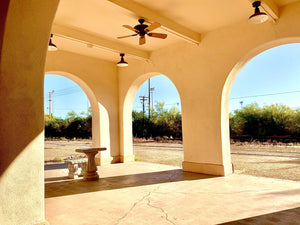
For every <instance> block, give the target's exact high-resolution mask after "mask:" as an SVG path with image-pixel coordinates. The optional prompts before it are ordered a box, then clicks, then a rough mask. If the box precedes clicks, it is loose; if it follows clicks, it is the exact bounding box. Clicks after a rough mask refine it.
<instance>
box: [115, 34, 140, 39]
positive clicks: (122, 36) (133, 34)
mask: <svg viewBox="0 0 300 225" xmlns="http://www.w3.org/2000/svg"><path fill="white" fill-rule="evenodd" d="M136 35H138V34H131V35H126V36H121V37H117V38H118V39H122V38H127V37H132V36H136Z"/></svg>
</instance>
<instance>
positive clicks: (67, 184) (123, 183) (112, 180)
mask: <svg viewBox="0 0 300 225" xmlns="http://www.w3.org/2000/svg"><path fill="white" fill-rule="evenodd" d="M213 177H215V176H209V175H204V174H197V173H189V172H183V171H182V170H181V169H176V170H168V171H162V172H152V173H142V174H133V175H124V176H115V177H105V178H100V179H99V180H98V181H88V182H87V181H83V180H82V179H78V180H63V181H59V182H58V181H56V182H52V183H51V182H48V183H45V198H51V197H59V196H66V195H75V194H82V193H88V192H95V191H104V190H114V189H121V188H127V187H136V186H143V185H151V184H161V183H168V182H176V181H185V180H199V179H207V178H213ZM49 181H50V180H49ZM53 181H55V179H54V180H53Z"/></svg>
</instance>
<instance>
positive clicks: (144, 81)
mask: <svg viewBox="0 0 300 225" xmlns="http://www.w3.org/2000/svg"><path fill="white" fill-rule="evenodd" d="M158 76H161V78H160V79H161V80H162V81H167V82H168V85H172V86H173V87H172V88H173V89H175V90H176V92H177V94H178V100H177V101H176V103H174V104H165V102H164V101H161V102H162V104H160V106H161V107H162V109H163V110H164V111H165V110H166V111H170V110H172V109H173V108H178V109H179V110H178V113H179V114H181V105H180V103H181V98H180V92H179V91H178V89H177V87H176V85H175V84H174V82H173V81H172V79H170V77H169V76H167V75H165V74H162V73H158V72H152V73H147V74H143V75H141V76H139V77H138V78H137V79H135V80H134V81H133V82H132V84H131V86H130V87H129V89H128V91H127V94H126V97H125V100H124V103H123V114H122V116H123V129H122V132H123V136H122V137H123V140H122V141H123V143H122V145H123V149H122V153H121V154H124V155H133V137H134V136H133V117H132V116H133V115H132V112H133V110H134V108H135V107H134V102H135V106H136V104H137V102H136V101H135V98H136V96H137V94H138V92H139V90H140V88H142V87H144V92H145V93H144V94H143V96H141V97H145V98H146V100H145V99H144V100H145V102H144V104H145V105H144V104H143V103H142V105H144V107H143V106H141V108H144V110H143V111H144V113H143V120H144V118H145V121H146V120H147V121H148V120H149V121H148V122H149V123H151V120H150V117H151V115H152V114H151V113H150V112H149V111H148V110H149V108H150V109H151V110H150V111H151V112H154V113H156V114H157V112H156V110H155V109H156V108H155V107H153V108H154V109H153V108H152V106H154V105H155V103H160V101H157V100H156V101H155V102H153V101H152V100H153V93H152V94H151V88H153V86H152V84H155V81H156V80H155V79H151V80H154V81H151V82H150V84H151V86H149V79H150V78H154V77H157V78H159V77H158ZM153 82H154V83H153ZM156 85H157V84H156ZM158 88H159V86H157V91H158V90H159V89H158ZM149 90H150V93H149ZM155 90H156V87H154V90H153V89H152V91H154V92H155ZM149 95H150V96H149ZM139 97H140V96H138V97H137V98H139ZM149 97H150V107H149ZM170 97H171V96H169V97H168V98H166V101H168V99H170ZM151 99H152V100H151ZM156 99H158V98H157V97H156ZM176 99H177V98H176ZM168 103H169V102H168ZM168 105H173V106H174V107H169V106H168ZM168 108H169V109H168ZM140 111H141V110H140ZM136 113H137V112H136ZM149 113H150V116H149ZM154 116H155V114H153V118H154ZM181 118H182V117H181V115H180V130H181V134H180V136H179V138H180V139H181V141H179V142H180V144H182V137H183V132H182V119H181ZM154 129H156V128H155V127H154ZM154 129H152V131H151V129H149V130H148V129H147V131H146V133H147V134H146V136H145V137H148V138H149V137H152V138H153V137H154V136H153V135H158V134H156V133H159V132H155V130H154ZM152 134H153V135H152ZM164 136H165V138H167V137H168V139H169V140H174V139H176V135H171V134H170V135H164ZM160 138H161V136H160ZM160 138H156V139H160ZM180 148H181V149H182V145H181V147H180ZM182 153H183V152H181V157H180V158H181V161H180V166H181V163H182V161H183V154H182Z"/></svg>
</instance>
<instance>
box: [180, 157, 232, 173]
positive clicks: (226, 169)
mask: <svg viewBox="0 0 300 225" xmlns="http://www.w3.org/2000/svg"><path fill="white" fill-rule="evenodd" d="M182 170H183V171H186V172H194V173H203V174H209V175H216V176H226V175H229V174H231V173H232V164H230V165H222V164H210V163H195V162H187V161H183V162H182Z"/></svg>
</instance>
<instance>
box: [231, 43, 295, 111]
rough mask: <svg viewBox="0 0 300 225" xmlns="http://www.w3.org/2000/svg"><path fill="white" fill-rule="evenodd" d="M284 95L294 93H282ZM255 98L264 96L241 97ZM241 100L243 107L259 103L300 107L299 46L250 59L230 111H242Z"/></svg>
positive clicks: (236, 84)
mask: <svg viewBox="0 0 300 225" xmlns="http://www.w3.org/2000/svg"><path fill="white" fill-rule="evenodd" d="M284 92H293V93H290V94H279V93H284ZM277 93H278V94H277ZM268 94H274V95H269V96H268ZM254 95H265V96H259V97H247V98H239V97H245V96H254ZM241 101H243V106H245V105H249V104H251V103H255V102H256V103H258V104H259V106H264V105H271V104H275V103H279V104H285V105H287V106H289V107H291V108H293V109H296V108H300V44H288V45H282V46H278V47H275V48H272V49H269V50H267V51H265V52H263V53H261V54H259V55H257V56H256V57H254V58H253V59H252V60H250V61H249V62H248V63H247V64H246V65H245V67H244V68H243V69H242V70H241V72H240V73H239V74H238V76H237V78H236V79H235V81H234V83H233V86H232V89H231V94H230V111H233V110H234V109H238V108H240V107H241V104H240V102H241Z"/></svg>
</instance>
